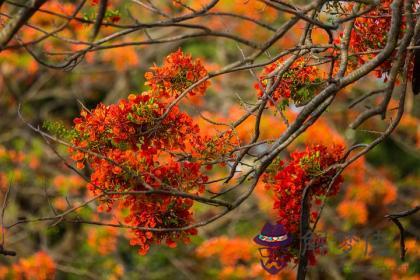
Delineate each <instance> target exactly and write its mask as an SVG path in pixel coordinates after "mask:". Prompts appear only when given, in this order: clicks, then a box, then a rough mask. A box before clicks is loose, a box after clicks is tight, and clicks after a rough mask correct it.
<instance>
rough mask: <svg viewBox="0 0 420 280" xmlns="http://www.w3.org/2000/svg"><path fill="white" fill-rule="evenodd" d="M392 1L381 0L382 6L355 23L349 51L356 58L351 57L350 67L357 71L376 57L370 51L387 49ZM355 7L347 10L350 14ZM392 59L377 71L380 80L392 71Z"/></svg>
mask: <svg viewBox="0 0 420 280" xmlns="http://www.w3.org/2000/svg"><path fill="white" fill-rule="evenodd" d="M391 3H392V1H391V0H381V1H380V4H379V5H378V6H377V7H376V8H375V9H373V10H372V11H370V12H369V13H367V14H365V15H363V16H360V17H358V18H357V19H356V20H355V22H354V28H353V30H352V33H351V36H350V44H349V49H350V51H351V52H352V53H356V54H357V55H356V56H353V57H350V60H349V66H350V67H351V68H353V69H356V68H357V67H359V66H360V65H362V64H365V63H366V62H368V61H370V60H372V58H373V57H375V56H376V54H375V53H371V54H369V53H368V52H369V51H375V50H380V49H383V48H384V47H385V44H386V41H387V38H388V32H389V29H390V27H391V16H390V15H391V7H390V6H391ZM352 8H353V5H349V6H348V7H347V10H348V11H349V12H350V11H351V10H352ZM404 21H405V18H403V24H402V25H401V32H400V36H402V33H403V30H404V29H405V23H404ZM342 37H343V33H341V34H340V36H339V37H338V38H337V39H336V40H335V43H336V44H340V42H341V40H342ZM391 61H392V59H388V60H386V61H385V62H384V63H382V64H381V65H380V66H379V67H378V68H377V69H376V70H375V72H376V75H377V77H378V78H380V77H382V76H383V75H384V74H385V75H386V74H387V73H388V72H389V71H390V69H391Z"/></svg>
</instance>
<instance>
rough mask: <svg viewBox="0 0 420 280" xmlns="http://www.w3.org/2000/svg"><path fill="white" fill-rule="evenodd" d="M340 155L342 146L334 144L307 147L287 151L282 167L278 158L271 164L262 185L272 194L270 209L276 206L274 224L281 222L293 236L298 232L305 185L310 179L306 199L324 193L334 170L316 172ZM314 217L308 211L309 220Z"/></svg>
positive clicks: (336, 184)
mask: <svg viewBox="0 0 420 280" xmlns="http://www.w3.org/2000/svg"><path fill="white" fill-rule="evenodd" d="M342 154H343V147H342V146H337V145H334V146H332V147H330V148H328V147H326V146H323V145H314V146H310V147H307V148H306V150H305V151H303V152H293V153H292V154H290V161H289V162H288V164H287V165H286V166H284V163H283V162H282V161H280V162H278V163H275V164H274V165H275V166H274V167H271V168H270V170H269V171H268V172H267V173H266V174H265V175H264V177H263V181H264V183H265V186H266V188H267V189H272V190H273V191H274V193H275V198H274V209H277V214H278V217H279V219H278V223H279V224H282V225H283V226H284V227H285V228H286V229H287V231H288V232H289V233H291V234H293V235H297V234H298V233H299V223H300V215H301V202H302V194H303V190H304V188H305V187H306V185H307V184H308V183H309V182H310V181H311V180H314V181H313V186H312V187H311V193H310V194H309V195H310V201H312V200H314V199H318V198H319V197H320V196H322V195H325V194H326V190H327V187H328V184H329V182H330V179H331V177H332V176H333V175H334V170H331V171H329V172H326V173H325V174H323V175H321V176H320V174H321V173H322V172H323V171H324V170H326V169H327V168H328V167H329V166H331V165H333V164H335V163H337V162H338V161H339V160H340V159H341V157H342ZM278 168H280V170H278ZM342 181H343V178H342V177H341V176H339V177H338V178H337V179H336V181H335V182H334V184H333V185H332V188H331V190H330V192H329V193H328V195H329V196H331V195H335V194H336V193H337V192H338V189H339V186H340V185H341V183H342ZM316 217H317V213H316V212H312V213H311V222H314V221H315V219H316ZM293 247H296V248H299V242H296V244H295V246H292V247H291V248H290V249H291V251H293V250H294V249H296V248H293Z"/></svg>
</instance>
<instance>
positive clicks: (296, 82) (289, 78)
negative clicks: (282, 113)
mask: <svg viewBox="0 0 420 280" xmlns="http://www.w3.org/2000/svg"><path fill="white" fill-rule="evenodd" d="M283 63H284V60H278V61H276V62H274V63H272V64H270V65H268V66H266V67H265V68H264V70H263V71H262V73H261V76H260V81H259V83H256V84H255V85H254V87H255V89H256V90H257V92H258V96H260V97H261V96H263V94H264V91H265V90H266V88H267V85H268V84H269V83H268V81H269V80H271V81H272V83H271V85H273V84H274V83H275V82H276V75H274V77H273V78H271V79H268V76H269V75H270V74H272V73H273V72H274V71H275V70H276V69H277V68H278V67H279V66H281V65H282V64H283ZM319 77H320V71H319V69H318V68H317V67H315V66H309V65H306V61H305V58H304V57H300V58H298V59H297V60H296V61H294V62H293V64H292V65H291V66H290V68H289V69H288V70H287V71H286V72H285V73H284V74H283V75H282V76H281V79H280V81H279V82H278V84H277V86H276V88H275V90H274V91H273V93H272V95H271V98H272V100H270V104H272V105H273V102H272V101H273V100H274V101H278V100H280V99H281V98H283V101H282V103H281V104H282V106H287V105H288V104H289V99H291V100H292V101H293V102H294V103H296V104H297V105H299V104H302V103H305V102H307V101H309V100H310V99H311V98H312V97H313V96H314V95H315V91H316V89H317V84H318V83H319V81H320V79H319ZM271 85H270V86H271ZM281 108H282V107H281ZM282 109H284V108H282Z"/></svg>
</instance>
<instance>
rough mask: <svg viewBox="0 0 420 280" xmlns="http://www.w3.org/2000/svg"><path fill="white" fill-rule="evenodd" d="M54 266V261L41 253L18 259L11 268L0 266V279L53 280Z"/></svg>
mask: <svg viewBox="0 0 420 280" xmlns="http://www.w3.org/2000/svg"><path fill="white" fill-rule="evenodd" d="M55 271H56V265H55V262H54V260H53V259H52V258H51V257H50V256H49V255H48V254H47V253H46V252H43V251H40V252H38V253H36V254H34V255H33V256H31V257H29V258H25V259H20V260H19V261H18V262H17V263H15V264H13V265H12V266H11V267H5V266H0V279H15V280H24V279H38V280H48V279H54V278H55Z"/></svg>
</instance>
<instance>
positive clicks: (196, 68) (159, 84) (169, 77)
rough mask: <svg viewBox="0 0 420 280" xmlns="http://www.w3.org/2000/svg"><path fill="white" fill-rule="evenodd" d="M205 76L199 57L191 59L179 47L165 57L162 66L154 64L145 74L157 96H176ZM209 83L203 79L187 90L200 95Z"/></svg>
mask: <svg viewBox="0 0 420 280" xmlns="http://www.w3.org/2000/svg"><path fill="white" fill-rule="evenodd" d="M206 76H207V70H206V69H205V68H204V66H203V65H202V63H201V61H200V60H199V59H196V60H193V59H192V58H191V56H190V55H186V54H184V53H183V52H182V51H181V50H180V49H179V50H178V51H176V52H174V53H172V54H170V55H168V56H167V57H166V58H165V62H164V64H163V66H162V67H158V66H156V65H154V66H153V67H152V68H151V71H150V72H147V73H146V74H145V78H146V83H145V84H146V85H149V86H150V87H151V89H152V92H153V94H155V95H156V96H157V97H166V98H170V97H178V96H179V95H180V94H181V93H182V92H183V91H184V90H186V89H187V88H188V87H190V86H191V85H193V84H194V83H196V82H197V81H199V80H200V79H203V78H204V77H206ZM209 85H210V81H205V82H202V83H200V84H199V85H197V86H196V87H194V89H192V90H190V91H189V94H190V95H202V94H204V92H205V91H206V89H207V88H208V86H209Z"/></svg>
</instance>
